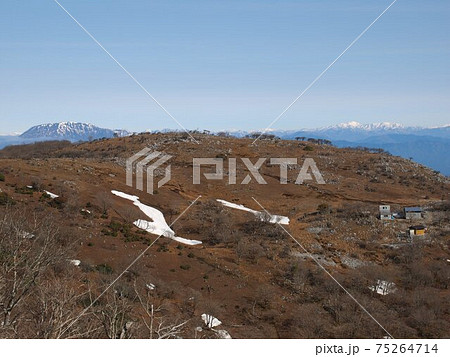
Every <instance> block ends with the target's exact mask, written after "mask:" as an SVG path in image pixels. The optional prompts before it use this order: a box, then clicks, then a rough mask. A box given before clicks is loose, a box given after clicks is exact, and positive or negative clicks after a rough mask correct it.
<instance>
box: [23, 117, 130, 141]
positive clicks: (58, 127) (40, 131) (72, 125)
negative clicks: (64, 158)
mask: <svg viewBox="0 0 450 357" xmlns="http://www.w3.org/2000/svg"><path fill="white" fill-rule="evenodd" d="M125 135H128V132H127V131H124V130H111V129H104V128H99V127H97V126H95V125H92V124H86V123H76V122H62V123H52V124H41V125H36V126H33V127H32V128H30V129H28V130H27V131H26V132H24V133H23V134H21V135H20V138H22V139H43V138H45V139H55V140H69V141H74V142H75V141H87V140H94V139H101V138H112V137H114V136H125Z"/></svg>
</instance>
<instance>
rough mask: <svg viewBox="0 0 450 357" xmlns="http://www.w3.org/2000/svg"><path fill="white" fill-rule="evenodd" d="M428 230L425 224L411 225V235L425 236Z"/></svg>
mask: <svg viewBox="0 0 450 357" xmlns="http://www.w3.org/2000/svg"><path fill="white" fill-rule="evenodd" d="M426 232H427V227H425V226H424V225H419V226H411V227H409V235H410V237H413V236H424V235H425V233H426Z"/></svg>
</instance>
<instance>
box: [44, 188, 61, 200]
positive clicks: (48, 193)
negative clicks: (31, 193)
mask: <svg viewBox="0 0 450 357" xmlns="http://www.w3.org/2000/svg"><path fill="white" fill-rule="evenodd" d="M44 192H45V193H46V194H47V195H49V196H50V198H58V197H59V196H58V195H55V194H54V193H51V192H49V191H45V190H44Z"/></svg>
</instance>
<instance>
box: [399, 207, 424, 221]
mask: <svg viewBox="0 0 450 357" xmlns="http://www.w3.org/2000/svg"><path fill="white" fill-rule="evenodd" d="M403 212H404V216H405V218H406V219H420V218H422V208H420V207H405V208H404V209H403Z"/></svg>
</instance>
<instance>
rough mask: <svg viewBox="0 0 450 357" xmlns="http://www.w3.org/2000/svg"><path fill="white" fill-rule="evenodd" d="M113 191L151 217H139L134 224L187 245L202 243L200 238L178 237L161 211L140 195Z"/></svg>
mask: <svg viewBox="0 0 450 357" xmlns="http://www.w3.org/2000/svg"><path fill="white" fill-rule="evenodd" d="M111 193H112V194H113V195H116V196H119V197H122V198H125V199H127V200H129V201H132V202H133V204H134V205H135V206H137V207H138V208H139V209H140V210H141V211H142V212H144V214H145V215H146V216H147V217H149V218H150V219H151V222H150V221H146V220H143V219H138V220H137V221H135V222H134V225H135V226H136V227H138V228H140V229H143V230H145V231H147V232H149V233H152V234H156V235H158V236H164V237H167V238H170V239H173V240H175V241H177V242H180V243H183V244H187V245H198V244H202V242H201V241H199V240H191V239H186V238H182V237H177V236H176V235H175V232H174V231H173V230H172V229H171V228H170V227H169V225H168V224H167V222H166V219H165V218H164V215H163V214H162V212H161V211H159V210H157V209H156V208H153V207H150V206H147V205H144V204H143V203H141V202H140V201H139V197H138V196H133V195H129V194H126V193H123V192H120V191H115V190H112V191H111Z"/></svg>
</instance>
